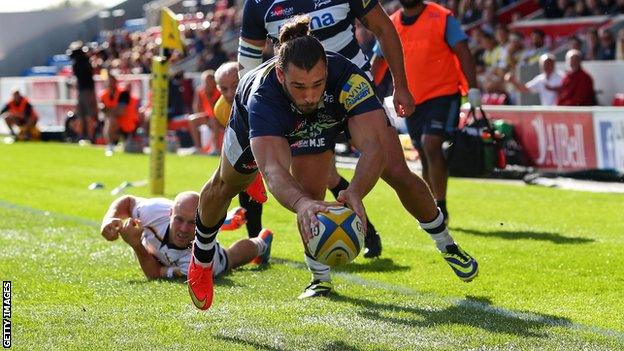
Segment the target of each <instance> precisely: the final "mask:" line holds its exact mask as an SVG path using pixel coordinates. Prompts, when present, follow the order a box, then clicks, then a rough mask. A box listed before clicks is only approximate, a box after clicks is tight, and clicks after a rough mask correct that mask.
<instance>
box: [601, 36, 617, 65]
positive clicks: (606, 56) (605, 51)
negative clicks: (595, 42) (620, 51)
mask: <svg viewBox="0 0 624 351" xmlns="http://www.w3.org/2000/svg"><path fill="white" fill-rule="evenodd" d="M598 60H615V38H614V37H613V33H612V32H611V31H610V30H608V29H604V30H602V31H600V51H598Z"/></svg>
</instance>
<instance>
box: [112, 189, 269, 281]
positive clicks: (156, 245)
mask: <svg viewBox="0 0 624 351" xmlns="http://www.w3.org/2000/svg"><path fill="white" fill-rule="evenodd" d="M198 201H199V194H198V193H196V192H194V191H186V192H182V193H180V194H178V195H177V196H176V198H175V199H174V200H173V201H171V200H169V199H165V198H152V199H145V198H141V197H136V196H130V195H126V196H122V197H120V198H118V199H116V200H115V201H113V202H112V203H111V204H110V207H109V208H108V211H107V212H106V215H104V219H103V220H102V225H101V228H100V234H102V236H103V237H104V238H105V239H106V240H109V241H114V240H117V238H118V237H119V236H120V235H121V237H122V239H123V240H124V241H125V242H126V243H127V244H128V245H129V246H130V247H131V248H132V250H133V251H134V253H135V255H136V257H137V259H138V260H139V265H140V266H141V269H142V270H143V273H144V274H145V276H146V277H147V278H148V279H158V278H164V279H172V278H177V277H184V276H186V272H187V271H188V265H189V262H190V261H191V244H192V243H193V238H194V237H195V235H194V234H195V212H196V211H197V203H198ZM236 216H239V214H238V213H236V212H235V211H231V212H230V213H228V216H227V220H226V221H229V222H232V223H242V222H243V221H241V220H236V219H235V218H233V217H236ZM231 229H232V230H233V229H236V228H231ZM272 240H273V236H272V235H267V236H263V237H262V238H255V239H243V240H239V241H237V242H235V243H234V244H232V246H230V248H228V249H224V248H223V247H221V245H219V243H216V249H215V252H214V257H213V262H214V270H213V274H214V275H215V276H218V275H220V274H222V273H224V272H227V271H228V270H230V269H233V268H236V267H239V266H242V265H244V264H247V263H249V262H250V261H252V260H256V261H257V262H259V263H267V262H268V260H269V256H270V254H271V242H272Z"/></svg>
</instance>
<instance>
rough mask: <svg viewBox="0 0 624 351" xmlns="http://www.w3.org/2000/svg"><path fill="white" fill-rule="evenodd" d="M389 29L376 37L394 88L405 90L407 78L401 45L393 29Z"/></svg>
mask: <svg viewBox="0 0 624 351" xmlns="http://www.w3.org/2000/svg"><path fill="white" fill-rule="evenodd" d="M391 29H393V30H385V31H384V34H383V35H381V36H378V39H379V46H380V47H381V51H382V52H383V56H384V58H385V60H386V61H387V62H388V66H389V68H390V73H391V74H392V81H393V83H394V86H395V87H405V88H406V87H407V77H406V75H405V63H404V61H403V45H402V44H401V40H400V39H399V35H398V34H397V33H396V31H395V30H394V27H391Z"/></svg>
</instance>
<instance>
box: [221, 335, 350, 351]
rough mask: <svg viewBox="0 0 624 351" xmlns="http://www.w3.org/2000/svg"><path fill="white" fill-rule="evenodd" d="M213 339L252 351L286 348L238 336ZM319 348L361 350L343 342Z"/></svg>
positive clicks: (333, 342) (325, 350) (343, 350)
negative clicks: (245, 347)
mask: <svg viewBox="0 0 624 351" xmlns="http://www.w3.org/2000/svg"><path fill="white" fill-rule="evenodd" d="M213 337H214V338H215V339H219V340H223V341H228V342H232V343H236V344H239V345H241V346H251V347H253V349H254V350H266V351H285V350H287V349H286V348H279V347H275V346H272V345H267V344H263V343H260V342H257V341H254V340H246V339H244V338H241V337H238V336H225V335H213ZM319 346H321V348H320V349H319V350H322V351H337V350H340V351H360V350H361V349H359V348H357V347H355V346H353V345H349V344H347V343H345V342H344V341H331V342H329V343H327V344H325V345H319Z"/></svg>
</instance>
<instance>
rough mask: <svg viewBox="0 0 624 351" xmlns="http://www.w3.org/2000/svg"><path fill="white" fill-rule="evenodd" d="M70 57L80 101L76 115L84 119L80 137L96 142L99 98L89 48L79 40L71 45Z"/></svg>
mask: <svg viewBox="0 0 624 351" xmlns="http://www.w3.org/2000/svg"><path fill="white" fill-rule="evenodd" d="M68 51H69V57H70V58H71V59H72V61H73V63H72V72H73V73H74V76H75V77H76V90H77V91H78V103H77V104H76V112H75V115H76V116H78V118H79V119H80V120H81V121H82V123H81V130H80V135H79V137H78V138H79V139H81V140H89V141H90V142H91V143H95V128H96V126H97V99H96V97H95V82H94V81H93V67H92V66H91V62H89V57H88V56H87V54H86V51H87V48H86V46H83V45H82V42H80V41H77V42H74V43H72V44H71V45H70V47H69V49H68Z"/></svg>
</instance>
